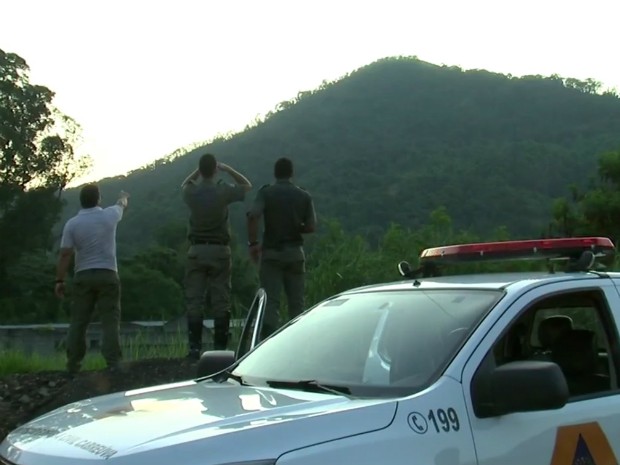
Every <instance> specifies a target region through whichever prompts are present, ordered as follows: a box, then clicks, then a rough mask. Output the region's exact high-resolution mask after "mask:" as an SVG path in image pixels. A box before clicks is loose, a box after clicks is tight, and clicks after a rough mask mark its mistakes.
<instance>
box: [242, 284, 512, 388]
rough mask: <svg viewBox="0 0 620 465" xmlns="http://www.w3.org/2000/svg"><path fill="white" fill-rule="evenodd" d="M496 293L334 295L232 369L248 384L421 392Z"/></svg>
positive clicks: (423, 291)
mask: <svg viewBox="0 0 620 465" xmlns="http://www.w3.org/2000/svg"><path fill="white" fill-rule="evenodd" d="M502 295H503V294H502V293H501V292H499V291H492V290H428V291H427V290H419V289H415V288H414V289H411V290H407V291H381V292H378V291H374V292H370V291H369V292H360V293H355V294H347V295H343V296H339V297H336V298H334V299H331V300H329V301H326V302H323V303H321V304H319V305H318V306H316V307H314V308H313V309H311V310H309V311H308V312H306V313H305V314H304V315H302V316H301V317H300V318H298V319H297V320H295V321H294V322H293V323H292V324H290V325H289V326H287V327H286V328H284V329H283V330H282V331H281V332H279V333H277V334H275V335H274V336H273V337H271V338H270V339H268V340H266V341H264V342H263V343H262V344H261V345H260V346H258V347H257V348H256V349H255V350H254V351H253V352H251V353H250V354H248V356H247V357H245V358H244V359H242V360H241V361H240V363H239V364H238V365H237V366H236V368H235V370H234V373H235V374H237V375H240V376H242V377H243V378H244V379H245V380H247V381H249V382H250V383H253V384H261V383H266V382H267V381H269V380H277V381H289V382H290V381H301V380H319V381H321V382H322V383H330V384H336V385H340V386H348V387H349V388H350V389H351V390H352V391H355V392H357V393H358V394H359V395H362V394H360V393H370V394H368V395H382V394H388V395H389V394H390V392H391V391H390V388H391V387H407V388H409V389H410V390H411V391H413V390H415V389H421V388H422V387H424V386H426V385H427V384H428V383H429V382H431V381H432V380H433V378H434V376H436V375H437V374H438V372H439V371H440V370H442V369H443V368H444V366H445V364H446V363H447V362H448V361H449V360H450V359H451V358H452V356H453V355H454V353H455V351H456V350H457V349H458V347H459V345H460V343H461V342H462V341H463V340H464V339H465V338H466V337H467V336H468V335H469V333H470V332H471V330H472V329H473V328H474V326H475V325H476V324H477V322H478V321H479V320H480V319H481V318H482V317H483V316H484V315H485V314H486V313H487V312H488V311H489V309H490V308H491V307H492V306H493V305H494V304H495V303H496V302H497V301H498V299H499V298H501V296H502Z"/></svg>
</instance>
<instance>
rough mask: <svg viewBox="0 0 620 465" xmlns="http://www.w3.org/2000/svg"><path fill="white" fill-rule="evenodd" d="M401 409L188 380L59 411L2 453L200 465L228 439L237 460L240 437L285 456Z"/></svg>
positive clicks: (68, 460) (44, 461) (383, 420)
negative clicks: (191, 458) (191, 460)
mask: <svg viewBox="0 0 620 465" xmlns="http://www.w3.org/2000/svg"><path fill="white" fill-rule="evenodd" d="M361 407H365V408H363V409H361ZM395 411H396V402H394V401H385V400H351V399H348V398H347V397H344V396H338V395H332V394H322V393H320V394H319V393H308V392H302V391H297V390H295V391H293V390H282V389H272V388H261V387H252V386H240V385H237V384H236V383H234V382H230V383H223V384H216V383H212V382H202V383H196V382H194V381H188V382H183V383H174V384H170V385H165V386H156V387H154V388H147V389H140V390H134V391H127V392H124V393H117V394H110V395H106V396H102V397H96V398H93V399H89V400H85V401H80V402H76V403H73V404H69V405H67V406H65V407H62V408H59V409H56V410H54V411H52V412H50V413H48V414H46V415H44V416H42V417H39V418H37V419H35V420H33V421H31V422H29V423H27V424H25V425H22V426H21V427H19V428H17V429H16V430H14V431H13V432H11V433H10V434H9V435H8V436H7V437H6V438H5V440H4V441H3V443H2V444H1V445H0V456H2V457H4V458H6V459H8V460H11V461H12V462H14V463H17V464H19V465H22V464H24V465H38V464H41V465H56V464H58V465H60V464H63V465H71V464H77V463H80V464H82V463H85V462H84V460H88V463H92V462H93V461H99V460H106V461H107V462H111V463H118V464H120V463H123V464H124V463H134V464H137V463H156V462H160V460H155V458H157V459H163V455H167V454H166V452H168V453H171V454H172V453H173V450H176V451H177V452H176V453H179V451H181V452H182V453H183V454H185V453H186V452H187V451H189V450H191V449H194V450H195V451H196V454H207V456H208V457H210V459H213V462H212V461H211V460H207V461H205V456H204V455H202V459H201V461H200V463H204V464H206V463H218V462H217V460H218V458H217V457H218V453H220V452H222V449H223V448H224V447H221V446H222V445H223V444H226V443H230V444H233V446H232V450H226V451H224V452H226V454H224V455H223V457H225V458H226V459H227V460H225V461H231V462H232V461H235V460H237V459H236V458H235V457H234V456H235V452H236V451H235V448H234V444H239V442H238V441H239V440H243V441H246V442H247V441H250V442H256V443H257V445H258V446H257V449H261V448H265V447H267V446H268V449H269V451H270V452H267V451H265V452H264V453H263V455H264V454H270V456H273V454H277V455H279V454H281V453H283V452H286V451H288V450H291V449H293V448H297V447H304V446H308V445H312V444H316V443H319V442H322V441H328V440H334V439H338V438H341V437H346V436H350V435H356V434H362V433H366V432H369V431H374V430H378V429H382V428H385V427H386V426H388V425H389V424H390V422H391V421H392V419H393V417H394V414H395ZM326 413H331V415H324V414H326ZM301 420H309V421H301ZM285 424H286V430H285V431H283V430H282V426H284V425H285ZM308 428H310V429H308ZM265 430H269V433H268V434H267V435H265V434H264V432H265ZM216 437H217V438H216ZM230 437H234V441H232V442H230ZM259 438H265V439H264V440H263V439H260V440H258V439H259ZM183 444H185V445H186V446H185V448H183ZM226 447H228V446H226ZM237 449H239V447H238V446H237ZM255 450H256V449H255ZM154 452H157V455H156V456H155V455H153V453H154ZM162 453H163V455H162ZM231 453H232V454H233V456H232V457H231ZM277 455H276V456H277ZM171 457H174V455H172V456H171ZM254 458H264V457H254ZM130 459H131V460H130ZM147 459H148V461H146V460H147ZM0 463H1V462H0ZM161 463H166V462H164V461H162V462H161ZM167 463H177V461H174V462H167Z"/></svg>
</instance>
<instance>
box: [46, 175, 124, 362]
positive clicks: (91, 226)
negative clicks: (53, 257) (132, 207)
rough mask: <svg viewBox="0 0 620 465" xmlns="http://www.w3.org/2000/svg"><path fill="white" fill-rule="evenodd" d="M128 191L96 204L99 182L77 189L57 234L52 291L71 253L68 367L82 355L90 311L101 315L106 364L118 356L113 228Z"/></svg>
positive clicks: (61, 281)
mask: <svg viewBox="0 0 620 465" xmlns="http://www.w3.org/2000/svg"><path fill="white" fill-rule="evenodd" d="M128 198H129V195H128V194H127V193H125V192H121V193H120V195H119V199H118V201H117V202H116V204H115V205H112V206H110V207H107V208H101V206H100V205H99V204H100V201H101V195H100V193H99V187H98V186H97V185H95V184H88V185H86V186H84V187H83V188H82V190H81V191H80V204H81V206H82V208H81V210H80V211H79V212H78V214H77V215H75V216H74V217H73V218H70V219H69V220H68V221H67V223H66V224H65V227H64V229H63V233H62V239H61V243H60V256H59V258H58V266H57V270H56V288H55V292H56V296H58V297H59V298H63V297H64V295H65V276H66V274H67V271H68V268H69V264H70V263H71V258H72V257H73V255H75V267H74V277H73V293H72V294H73V306H72V309H71V324H70V326H69V334H68V335H67V371H68V372H69V373H70V374H75V373H77V372H78V371H79V370H80V368H81V365H82V360H83V359H84V356H85V355H86V330H87V328H88V325H89V324H90V321H91V318H92V316H93V313H94V311H95V308H97V310H98V314H99V317H100V320H101V326H102V331H103V334H102V339H103V340H102V347H101V353H102V355H103V357H104V359H105V360H106V363H107V365H108V367H109V368H116V367H117V366H118V363H119V362H120V360H121V356H122V354H121V347H120V336H119V329H120V317H121V286H120V280H119V277H118V266H117V262H116V227H117V224H118V222H119V221H121V219H122V218H123V212H124V210H125V208H126V207H127V199H128Z"/></svg>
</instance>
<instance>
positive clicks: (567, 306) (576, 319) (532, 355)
mask: <svg viewBox="0 0 620 465" xmlns="http://www.w3.org/2000/svg"><path fill="white" fill-rule="evenodd" d="M605 302H606V300H605V298H604V294H603V293H602V292H598V291H587V292H570V293H563V294H561V295H556V296H553V297H550V298H547V299H544V300H542V301H539V302H537V303H535V304H534V305H532V306H531V307H530V308H528V309H525V310H524V312H523V313H522V314H521V315H520V316H519V318H518V319H517V320H516V321H515V322H514V323H513V324H512V325H511V326H510V327H509V328H508V330H507V331H506V332H505V334H504V335H503V336H502V338H501V339H500V340H499V341H498V342H497V343H496V344H495V346H494V347H493V355H494V361H495V365H496V366H499V365H502V364H505V363H509V362H512V361H518V360H541V361H549V362H553V363H556V364H558V365H559V366H560V368H561V369H562V372H563V374H564V377H565V378H566V380H567V384H568V388H569V393H570V395H571V397H579V396H584V395H594V394H603V393H605V392H608V391H611V390H615V389H617V386H618V383H617V378H616V370H615V366H616V364H615V361H614V359H613V354H612V352H611V346H612V345H611V341H612V338H614V337H615V332H613V331H612V328H613V321H612V320H611V315H610V312H609V309H608V308H607V306H606V304H605Z"/></svg>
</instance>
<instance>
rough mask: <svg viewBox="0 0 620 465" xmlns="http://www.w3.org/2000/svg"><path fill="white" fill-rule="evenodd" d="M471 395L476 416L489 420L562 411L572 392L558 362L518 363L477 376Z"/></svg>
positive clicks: (511, 363)
mask: <svg viewBox="0 0 620 465" xmlns="http://www.w3.org/2000/svg"><path fill="white" fill-rule="evenodd" d="M472 396H473V405H474V412H475V414H476V416H477V417H479V418H488V417H495V416H501V415H507V414H509V413H516V412H533V411H540V410H555V409H560V408H562V407H564V405H565V404H566V402H567V401H568V398H569V392H568V385H567V384H566V378H564V374H563V373H562V370H561V369H560V367H559V366H558V365H556V364H555V363H552V362H544V361H517V362H510V363H506V364H505V365H501V366H499V367H497V368H494V369H493V370H491V371H490V372H487V373H480V374H477V375H476V377H475V378H474V382H473V383H472Z"/></svg>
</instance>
